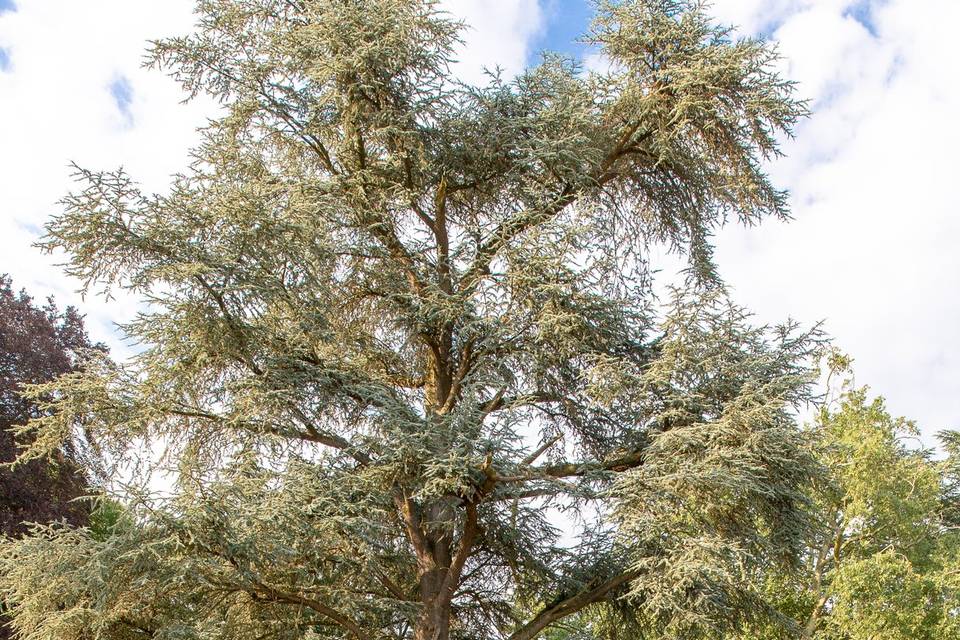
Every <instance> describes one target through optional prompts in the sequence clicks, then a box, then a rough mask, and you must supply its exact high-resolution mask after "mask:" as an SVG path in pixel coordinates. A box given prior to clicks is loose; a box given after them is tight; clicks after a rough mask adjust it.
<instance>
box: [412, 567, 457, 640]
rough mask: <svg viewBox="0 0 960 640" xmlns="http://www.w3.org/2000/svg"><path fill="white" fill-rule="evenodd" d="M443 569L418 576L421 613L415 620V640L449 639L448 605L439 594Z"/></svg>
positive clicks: (444, 571) (443, 573)
mask: <svg viewBox="0 0 960 640" xmlns="http://www.w3.org/2000/svg"><path fill="white" fill-rule="evenodd" d="M446 573H447V572H446V570H445V569H434V570H432V571H428V572H426V573H424V574H423V575H422V576H420V596H421V598H422V600H423V612H422V613H421V614H420V618H419V619H418V620H417V626H416V628H415V629H414V634H413V637H414V639H415V640H448V639H449V638H450V603H449V602H447V600H448V598H444V597H443V594H441V589H442V585H443V579H444V576H445V575H446Z"/></svg>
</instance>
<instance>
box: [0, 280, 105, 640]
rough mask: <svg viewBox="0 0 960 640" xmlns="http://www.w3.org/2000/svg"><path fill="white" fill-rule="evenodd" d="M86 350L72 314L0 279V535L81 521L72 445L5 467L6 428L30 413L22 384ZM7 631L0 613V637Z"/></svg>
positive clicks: (81, 475) (71, 362)
mask: <svg viewBox="0 0 960 640" xmlns="http://www.w3.org/2000/svg"><path fill="white" fill-rule="evenodd" d="M91 348H93V345H92V344H91V343H90V340H89V338H88V337H87V334H86V331H85V330H84V326H83V319H82V317H81V316H80V315H79V314H78V313H77V312H76V310H75V309H73V308H72V307H68V308H67V309H66V310H64V311H62V312H61V311H60V310H59V309H58V308H57V306H56V305H55V304H54V303H53V301H52V300H48V301H47V304H46V305H45V306H43V307H38V306H36V305H35V304H34V302H33V299H32V298H31V297H30V296H29V295H27V293H26V292H24V291H20V292H19V293H16V292H14V290H13V286H12V283H11V281H10V278H9V277H8V276H6V275H0V465H6V466H0V536H20V535H23V534H24V533H26V531H27V529H28V526H29V524H28V523H31V522H54V521H61V522H66V523H69V524H70V525H73V526H80V525H83V524H86V523H87V520H88V517H89V515H90V503H89V502H85V501H83V500H80V499H79V498H82V497H83V496H85V495H87V494H88V493H89V492H90V490H91V489H90V481H91V480H92V474H91V473H90V470H89V468H88V467H87V464H86V461H85V460H84V459H83V457H84V456H83V455H82V453H81V451H82V450H81V448H80V447H79V446H78V443H77V442H75V441H73V440H66V441H64V443H63V445H62V446H61V447H59V448H57V449H56V450H55V451H53V452H51V455H50V456H49V457H48V458H47V459H46V460H31V461H29V462H26V463H24V464H22V465H18V466H17V467H15V468H10V466H9V463H12V462H13V461H14V460H15V459H16V457H17V453H18V451H17V446H16V443H15V441H14V434H13V429H14V428H16V427H23V426H24V425H26V424H27V422H29V421H30V420H31V419H32V418H35V417H37V415H38V408H37V406H36V404H35V403H33V402H30V401H28V400H26V399H24V398H23V397H21V396H20V392H21V391H22V385H27V384H38V383H42V382H49V381H50V380H53V379H54V378H57V377H58V376H61V375H63V374H66V373H69V372H71V371H74V370H75V369H76V366H77V364H78V361H79V359H80V354H81V353H82V352H84V351H85V350H88V349H91ZM3 609H4V606H3V604H2V601H0V612H2V611H3ZM9 634H10V630H9V628H8V627H7V625H6V624H5V623H4V616H3V615H2V613H0V638H7V637H9Z"/></svg>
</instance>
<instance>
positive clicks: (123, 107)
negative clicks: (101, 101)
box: [109, 75, 133, 123]
mask: <svg viewBox="0 0 960 640" xmlns="http://www.w3.org/2000/svg"><path fill="white" fill-rule="evenodd" d="M109 89H110V95H111V96H113V101H114V103H115V104H116V105H117V109H118V110H119V111H120V113H121V114H123V117H124V118H126V120H127V122H128V123H132V122H133V113H131V111H130V105H131V104H133V86H132V85H131V84H130V80H128V79H127V77H126V76H124V75H118V76H117V77H116V78H114V80H113V82H111V83H110V87H109Z"/></svg>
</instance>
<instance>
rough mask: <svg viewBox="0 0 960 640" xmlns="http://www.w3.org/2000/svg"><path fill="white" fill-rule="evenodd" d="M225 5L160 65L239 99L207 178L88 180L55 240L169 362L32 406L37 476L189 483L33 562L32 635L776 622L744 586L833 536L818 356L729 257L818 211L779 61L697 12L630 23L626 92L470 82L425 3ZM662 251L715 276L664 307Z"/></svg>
mask: <svg viewBox="0 0 960 640" xmlns="http://www.w3.org/2000/svg"><path fill="white" fill-rule="evenodd" d="M197 17H198V24H197V29H196V30H195V31H194V32H193V33H191V34H189V35H187V36H184V37H179V38H172V39H169V40H162V41H159V42H156V43H155V44H154V45H153V47H152V49H151V53H150V62H151V64H153V65H155V66H157V67H160V68H163V69H166V70H168V71H169V72H170V73H172V74H173V76H174V77H175V78H177V79H178V80H179V81H180V82H181V83H182V84H183V86H184V87H185V88H186V89H187V90H188V91H189V92H190V93H191V94H193V95H197V94H201V93H204V94H207V95H211V96H213V97H215V98H217V99H219V100H220V101H221V102H222V104H223V106H224V115H223V116H222V117H220V118H218V119H217V120H215V121H212V122H211V123H210V124H209V126H207V127H206V128H204V129H203V130H202V142H201V143H200V144H199V146H198V147H197V148H196V149H195V151H194V158H193V162H192V164H191V165H190V167H189V168H188V169H186V170H185V171H184V172H183V173H182V174H181V175H179V176H177V177H176V179H175V180H174V181H173V184H172V185H171V188H170V190H169V192H167V193H162V194H147V193H143V192H142V191H141V190H140V189H139V188H138V186H137V185H136V183H135V181H134V180H133V179H132V178H130V177H129V176H127V175H126V174H125V173H123V172H122V171H117V172H98V171H90V170H87V169H78V170H77V172H78V179H79V181H80V187H79V188H78V190H77V191H76V192H74V193H73V194H71V195H69V196H68V197H67V198H66V199H65V201H64V207H63V211H62V213H61V214H59V215H58V216H56V217H55V218H54V219H53V221H52V222H51V223H50V224H49V226H48V236H47V239H46V240H45V246H46V247H47V248H48V249H51V250H64V251H65V252H66V255H67V256H68V264H67V272H68V273H69V274H71V275H73V276H76V277H79V278H80V279H82V280H83V281H84V282H85V283H86V286H87V287H92V288H94V289H97V290H106V291H109V290H110V289H111V288H113V287H121V288H124V289H127V290H129V291H132V292H135V293H138V294H140V295H142V296H143V299H144V300H145V302H146V303H147V306H146V307H145V310H144V311H143V312H142V313H141V314H139V316H138V317H137V318H136V319H135V320H133V321H132V322H130V323H129V324H128V325H126V326H125V331H126V333H127V334H128V335H129V336H130V337H131V338H132V339H134V340H136V341H137V342H138V343H139V344H140V345H141V347H142V348H141V350H139V351H138V353H137V354H136V355H135V356H134V357H133V358H132V359H131V361H130V362H129V363H125V364H123V365H121V366H116V365H112V364H111V363H109V362H106V361H105V360H103V359H100V358H97V356H96V354H91V357H90V359H89V360H88V361H87V362H86V363H85V367H84V368H83V370H82V371H81V372H77V373H74V374H68V375H66V376H63V377H61V378H60V379H58V380H57V381H56V382H55V383H50V384H44V385H39V386H35V387H33V388H32V391H31V392H30V393H31V394H32V395H33V397H35V398H46V400H45V401H44V402H45V404H44V408H45V409H46V411H45V412H44V413H43V415H40V416H38V417H37V419H35V420H34V421H33V422H32V423H31V434H32V435H31V438H32V439H31V447H30V448H29V449H28V451H27V452H26V453H25V454H24V456H25V458H28V459H29V458H33V457H42V456H44V455H46V454H47V453H48V452H49V451H51V450H53V448H55V447H56V446H59V443H60V442H61V441H62V440H63V438H65V437H68V435H69V433H70V432H71V430H72V429H74V428H76V425H77V424H82V425H83V427H84V428H85V429H88V430H89V431H90V432H91V433H92V434H95V437H96V438H97V441H98V442H100V443H102V446H104V447H107V448H109V450H110V451H112V452H113V453H114V454H115V455H117V456H119V457H120V458H123V457H124V456H125V457H126V459H127V460H129V461H131V462H136V461H137V460H138V457H139V458H140V459H141V460H142V457H143V455H144V452H145V451H154V452H156V451H159V450H161V449H162V451H163V456H162V460H161V461H160V463H161V464H165V465H166V468H167V470H169V471H170V472H172V476H168V477H171V478H172V481H171V485H170V487H168V490H167V491H165V492H163V494H162V495H158V494H151V493H149V492H146V491H134V490H129V491H127V493H126V495H125V496H124V499H125V501H126V503H127V505H128V513H129V518H126V519H123V520H122V522H119V523H118V524H117V526H116V527H115V529H114V534H113V535H111V536H107V537H103V536H94V535H91V534H90V533H89V532H87V531H85V530H83V529H74V528H63V527H48V528H39V529H36V530H35V531H34V535H33V536H31V537H29V538H26V539H24V540H22V541H18V542H8V543H7V544H5V545H4V546H3V551H2V556H0V588H2V589H3V593H4V594H5V597H7V598H8V599H9V601H10V602H11V603H12V604H13V605H14V613H15V625H16V628H17V629H18V631H19V632H20V634H21V637H22V638H24V640H40V639H41V638H43V639H47V638H66V637H70V638H74V637H83V638H102V639H107V638H110V639H115V638H117V639H119V638H123V639H128V638H131V639H132V638H141V637H150V638H170V639H172V638H231V639H244V638H249V639H251V640H253V639H255V638H256V639H259V638H264V637H268V636H274V637H282V638H288V637H289V638H294V637H297V638H300V637H311V638H352V639H354V640H361V639H363V640H367V639H368V638H398V639H400V638H415V639H416V640H446V639H448V638H460V639H467V638H477V639H480V638H509V639H510V640H529V639H531V638H534V637H537V636H538V635H539V634H541V632H543V631H544V630H547V629H549V628H550V627H551V626H552V625H554V624H556V623H558V622H560V621H563V620H564V619H566V618H568V617H569V616H571V615H574V614H577V613H578V612H582V611H593V612H598V613H600V614H603V615H606V616H615V617H616V618H617V620H618V621H619V623H620V625H621V628H622V629H628V630H629V629H632V630H633V631H632V633H635V634H646V633H651V634H660V635H661V636H664V637H681V636H682V637H685V638H691V637H698V636H715V635H718V634H721V633H723V632H724V630H725V629H727V628H729V627H730V626H736V625H740V624H742V623H743V622H744V621H745V620H754V619H760V618H764V619H765V618H767V617H769V616H770V615H771V614H772V612H771V610H770V607H769V606H768V605H767V603H766V602H765V600H764V594H763V593H762V590H760V589H758V588H752V587H750V585H751V584H755V583H756V581H750V580H747V579H746V578H747V577H755V576H756V574H757V572H763V571H765V570H766V568H767V567H770V566H774V565H777V564H778V563H779V564H783V563H787V564H788V563H790V561H791V559H794V558H796V554H797V552H798V550H799V549H800V548H801V547H802V543H803V541H804V540H805V535H806V534H805V532H806V530H807V524H808V520H807V517H806V507H807V503H808V500H807V498H806V497H805V493H804V491H805V487H806V485H807V483H808V482H809V481H810V480H811V479H812V478H814V477H816V476H817V474H818V466H817V464H816V462H815V460H814V459H813V456H812V454H811V452H810V449H809V447H808V446H807V444H806V442H805V439H804V435H803V433H801V430H800V429H799V428H798V426H797V423H796V420H795V409H796V408H797V407H799V406H801V405H803V404H804V403H805V402H807V401H808V400H809V399H810V396H811V384H812V381H813V379H814V375H813V374H814V372H813V371H812V370H811V368H810V367H811V363H810V356H811V354H812V353H813V352H814V351H815V350H816V349H817V347H818V344H819V336H818V335H817V334H816V332H809V331H806V332H805V331H800V330H799V329H798V328H797V327H796V326H794V325H790V324H788V325H785V326H782V327H755V326H752V324H751V322H750V317H749V314H748V313H747V312H746V311H745V310H743V309H741V308H739V307H737V306H736V305H735V304H733V303H732V302H730V301H729V300H728V299H727V297H726V295H725V292H724V289H723V287H722V285H721V284H720V283H719V279H718V277H717V274H716V271H715V268H714V264H713V259H712V252H711V235H712V233H713V232H714V231H716V230H717V229H718V228H720V227H721V226H722V225H723V224H725V223H727V222H728V221H730V220H734V221H739V222H741V223H744V224H748V225H752V224H755V223H758V222H760V221H761V220H763V219H765V218H768V217H774V218H783V217H786V216H787V213H788V212H787V208H786V197H785V195H784V193H783V192H781V191H779V190H777V189H776V188H775V187H774V186H772V185H771V183H770V181H769V180H768V178H767V177H766V176H765V175H764V173H763V172H762V170H761V166H760V165H761V162H762V161H763V160H764V159H765V158H768V157H770V156H772V155H775V154H776V153H777V138H778V136H779V135H782V134H789V133H790V130H791V127H792V126H793V124H794V123H795V122H796V120H797V119H798V118H799V117H801V116H802V115H803V114H804V107H803V104H802V103H800V102H798V101H797V100H796V99H795V98H794V96H793V88H792V85H791V84H790V83H789V82H787V81H784V80H783V79H781V78H780V77H779V76H778V75H777V73H776V72H775V69H774V63H775V61H776V57H775V53H774V52H773V51H772V49H771V48H770V47H769V46H768V45H766V44H765V43H763V42H760V41H755V40H749V39H742V40H737V39H733V38H731V36H730V32H729V31H728V30H727V29H725V28H722V27H719V26H717V25H715V24H714V23H713V22H712V21H711V19H710V18H709V16H708V15H706V14H705V13H704V8H703V6H702V3H700V2H696V1H694V0H623V1H619V2H608V1H601V2H599V3H598V6H597V16H596V19H595V20H594V22H593V24H592V26H591V28H590V30H589V32H588V33H587V34H586V36H585V38H586V40H587V41H588V42H590V43H592V44H593V45H595V46H596V47H598V49H599V50H600V51H602V53H603V55H604V56H606V58H607V59H608V61H609V68H608V69H607V70H604V71H589V70H586V69H584V68H582V67H581V66H580V65H578V64H577V63H576V62H574V61H572V60H569V59H565V58H564V57H562V56H557V55H545V56H544V57H543V59H542V61H541V62H540V63H539V64H537V65H535V66H533V67H531V68H529V69H528V70H526V71H525V72H523V73H522V74H520V75H519V76H517V77H516V78H504V77H502V76H501V75H498V74H497V73H492V74H491V75H490V77H489V81H488V82H487V83H486V84H484V85H483V86H470V85H466V84H464V83H462V82H460V81H459V80H458V79H457V77H456V75H455V73H454V72H453V71H452V69H451V62H452V61H453V57H454V54H455V50H456V45H457V42H458V40H457V39H458V34H459V33H460V30H461V28H462V25H460V24H458V23H456V22H455V21H453V20H451V19H449V17H447V16H446V15H444V14H442V13H440V12H439V11H438V10H437V8H436V7H435V6H434V4H433V3H432V2H428V1H425V0H413V1H411V0H369V1H364V2H355V1H348V0H200V1H199V2H198V4H197ZM654 244H656V245H660V246H666V247H667V248H669V249H671V250H673V251H676V252H680V253H682V254H684V255H686V256H688V258H689V263H690V278H691V284H690V285H689V286H687V287H684V288H681V289H679V290H677V291H675V292H674V293H673V295H672V297H671V299H670V300H668V301H666V303H665V304H664V305H663V307H662V308H660V306H658V304H657V303H656V301H655V299H654V296H653V294H652V290H651V277H652V272H653V269H654V268H655V267H656V265H654V264H651V263H650V256H651V255H652V252H651V245H654ZM558 514H559V515H562V516H563V517H564V518H565V519H566V521H567V522H568V523H570V524H568V525H567V526H565V527H559V526H558V521H557V517H558ZM131 523H135V526H131ZM658 637H659V636H658Z"/></svg>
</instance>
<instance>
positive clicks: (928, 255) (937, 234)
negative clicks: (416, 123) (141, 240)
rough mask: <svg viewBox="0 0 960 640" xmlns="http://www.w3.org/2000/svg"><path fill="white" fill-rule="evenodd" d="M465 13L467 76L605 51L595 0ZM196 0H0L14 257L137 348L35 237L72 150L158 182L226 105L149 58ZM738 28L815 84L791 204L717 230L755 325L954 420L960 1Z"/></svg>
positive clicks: (797, 146) (114, 343)
mask: <svg viewBox="0 0 960 640" xmlns="http://www.w3.org/2000/svg"><path fill="white" fill-rule="evenodd" d="M442 5H443V7H444V8H445V9H447V10H449V11H451V12H452V13H454V14H456V15H457V16H459V17H461V18H463V19H464V20H465V22H467V23H468V24H469V25H471V27H470V29H469V30H468V31H467V32H466V33H465V43H464V45H463V47H462V50H461V52H460V63H459V64H458V67H457V69H458V73H460V75H462V76H463V77H464V78H466V79H468V80H475V81H479V80H481V79H482V77H483V69H484V67H485V66H486V67H493V66H499V67H501V68H502V69H503V72H504V73H506V74H516V73H517V72H519V71H520V70H522V69H523V68H524V67H525V66H526V65H529V64H533V63H536V61H537V59H538V56H539V55H540V53H541V52H542V51H543V50H555V51H561V52H564V53H567V54H569V55H572V56H577V57H580V58H582V59H584V60H585V61H586V62H587V63H588V64H590V63H591V61H595V53H594V52H592V51H590V50H589V49H588V48H587V47H586V46H585V45H583V44H582V43H578V42H576V38H577V36H578V35H579V34H581V33H582V32H583V31H584V30H585V29H586V27H587V23H588V21H589V17H590V15H591V9H590V6H589V4H588V3H587V2H583V1H581V0H445V1H444V2H442ZM191 9H192V1H191V0H166V1H165V2H156V1H153V0H90V1H89V2H77V1H76V0H0V273H4V272H7V273H9V274H10V275H11V276H12V277H13V280H14V284H15V286H18V287H25V288H27V290H28V291H29V292H31V293H32V294H33V295H35V296H36V297H37V298H43V297H45V296H47V295H54V296H55V297H56V299H57V301H58V302H59V303H60V304H62V305H66V304H73V305H76V306H77V307H79V308H80V310H81V311H82V312H84V313H86V315H87V322H88V325H89V329H90V332H91V334H92V335H93V337H94V338H95V339H97V340H102V341H105V342H107V343H108V344H109V345H110V346H111V347H112V348H113V350H114V353H115V354H117V355H119V356H123V355H124V354H126V353H129V348H130V347H129V345H126V344H124V343H123V341H122V339H121V337H120V336H119V335H118V333H117V332H116V330H115V328H114V323H115V322H117V321H123V320H125V319H127V318H129V317H130V316H131V315H132V314H133V313H134V311H135V309H136V301H135V300H133V299H129V298H125V297H123V296H118V297H117V298H116V299H114V300H105V299H103V298H101V297H98V296H91V295H88V296H86V298H81V296H80V295H79V294H78V293H77V288H78V286H79V283H77V282H76V281H72V280H70V279H68V278H67V277H66V276H64V275H63V274H62V272H61V270H60V268H59V267H58V266H57V262H58V261H59V260H61V259H62V257H60V258H58V257H57V256H47V255H43V254H41V253H40V252H39V251H38V250H37V249H36V248H34V247H33V246H32V245H33V243H34V242H35V241H36V240H37V239H38V237H39V234H40V233H41V229H42V226H43V223H44V221H45V220H46V219H47V218H48V217H49V216H50V215H51V214H52V213H55V212H56V211H57V210H58V206H57V201H58V200H59V199H60V198H61V197H63V196H64V195H65V194H66V193H67V192H68V191H69V190H70V188H71V178H70V174H71V169H70V164H69V163H71V162H76V163H77V164H79V165H81V166H84V167H86V168H92V169H112V168H116V167H119V166H123V167H125V168H126V169H127V170H128V171H129V172H130V173H131V174H132V175H133V176H135V177H136V179H137V180H138V181H139V182H140V183H141V184H142V185H143V186H144V188H145V189H146V190H148V191H158V192H162V191H164V190H165V188H166V186H167V185H168V182H169V176H170V175H171V174H173V173H175V172H176V171H178V170H180V169H182V168H183V167H184V166H185V165H186V162H187V154H188V150H189V148H190V146H191V144H192V143H193V142H194V141H195V140H196V137H195V129H196V127H197V126H199V125H202V124H203V122H204V121H205V119H206V118H208V117H212V116H215V115H216V112H217V108H216V105H215V104H213V103H211V102H210V101H208V100H203V99H199V100H197V101H194V102H191V103H188V104H183V103H182V99H183V97H184V96H183V94H182V93H181V92H180V90H179V88H178V86H177V85H176V84H175V83H174V82H173V81H172V80H170V79H169V78H167V77H166V76H164V75H163V74H161V73H159V72H156V71H150V70H146V69H143V68H141V62H142V55H143V50H144V47H145V45H146V41H147V40H149V39H152V38H158V37H165V36H169V35H175V34H182V33H185V32H187V31H188V30H189V29H190V27H191V25H192V24H193V16H192V15H191ZM712 12H713V14H714V15H715V16H716V17H717V18H718V19H719V20H720V21H721V22H723V23H725V24H730V25H735V26H736V33H737V34H739V35H742V36H758V37H764V38H767V39H769V40H771V41H774V42H776V43H777V46H778V48H779V51H780V53H781V55H782V56H783V60H782V62H781V67H782V71H783V73H784V75H785V76H787V77H789V78H791V79H793V80H795V81H797V83H798V91H799V93H800V95H801V96H803V97H805V98H807V99H808V100H809V101H810V107H811V109H812V112H813V114H812V116H811V117H809V118H808V119H806V120H804V121H803V122H802V123H801V124H800V125H799V126H798V127H797V130H796V136H795V138H794V139H792V140H786V141H785V142H784V145H783V150H784V151H785V153H786V154H787V155H786V157H785V158H783V159H780V160H777V161H775V162H773V163H771V164H769V166H768V170H769V172H770V173H771V175H772V176H773V178H774V181H775V182H776V183H777V184H778V185H780V186H782V187H784V188H787V189H789V190H790V193H791V203H792V211H793V218H794V219H793V220H792V221H791V222H789V223H770V222H766V223H764V224H762V225H760V226H759V227H754V228H751V229H743V228H740V227H734V226H731V227H727V228H725V229H724V230H722V231H721V232H719V233H718V235H717V238H716V241H717V252H716V257H717V260H718V263H719V271H720V274H721V276H722V277H723V278H724V279H725V281H726V282H727V283H728V284H729V285H730V286H731V288H732V291H733V294H734V297H735V299H736V300H737V301H738V302H739V303H741V304H743V305H745V306H747V307H748V308H750V309H752V310H753V311H754V312H755V313H756V317H757V320H758V322H770V323H776V322H779V321H782V320H784V319H785V318H787V317H792V318H795V319H797V320H798V321H800V322H801V323H804V324H806V325H811V324H813V323H816V322H818V321H821V320H822V321H823V322H824V328H825V329H826V331H827V332H828V333H829V334H830V335H831V336H832V337H833V338H834V340H835V343H836V345H837V346H838V347H840V348H841V349H843V350H844V351H846V352H848V353H849V354H850V355H852V356H853V357H854V359H855V361H856V364H855V366H856V374H857V378H856V381H857V383H859V384H869V385H870V386H871V388H872V390H873V391H874V392H875V393H878V394H881V395H883V396H885V397H886V398H887V401H888V405H889V408H890V409H891V411H893V412H894V413H895V414H898V415H905V416H907V417H909V418H912V419H915V420H917V422H918V423H919V424H920V426H921V428H922V429H923V430H924V433H925V434H927V435H928V437H929V434H932V433H934V432H935V431H937V430H939V429H943V428H960V295H958V293H960V291H958V286H957V285H958V282H960V251H958V250H956V249H955V247H954V242H955V238H957V237H960V216H958V215H957V213H958V210H957V209H958V205H957V204H956V203H957V201H958V200H957V198H956V197H955V195H954V190H955V185H956V184H957V183H958V180H960V178H958V175H957V174H958V169H960V162H958V160H957V159H956V158H957V153H956V150H957V149H960V127H958V126H957V124H956V121H955V119H956V118H957V116H958V114H960V83H958V82H957V81H956V78H957V70H956V67H957V63H958V62H960V55H958V45H956V44H953V42H954V41H955V39H954V37H953V36H954V34H953V33H952V29H953V28H954V26H955V25H956V24H957V23H958V22H960V2H958V1H957V0H715V1H714V3H713V8H712Z"/></svg>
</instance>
